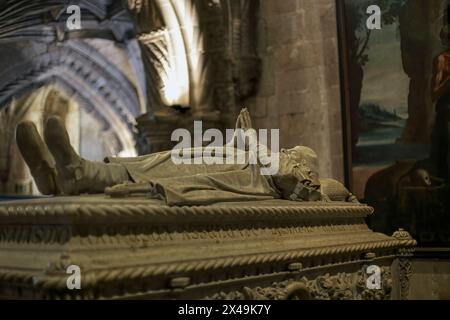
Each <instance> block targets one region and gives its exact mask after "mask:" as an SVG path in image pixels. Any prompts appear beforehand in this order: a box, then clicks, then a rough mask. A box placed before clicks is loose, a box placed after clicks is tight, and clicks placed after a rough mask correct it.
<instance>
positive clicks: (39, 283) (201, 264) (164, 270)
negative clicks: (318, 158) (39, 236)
mask: <svg viewBox="0 0 450 320" xmlns="http://www.w3.org/2000/svg"><path fill="white" fill-rule="evenodd" d="M415 245H416V241H415V240H404V241H398V240H392V241H380V242H374V243H366V244H357V245H350V246H345V247H326V248H320V249H313V250H308V251H300V252H292V251H291V252H280V253H273V254H263V255H249V256H240V257H231V258H220V259H215V260H202V261H185V262H179V263H176V264H161V265H149V266H137V267H136V266H135V267H127V268H121V269H114V270H101V271H87V272H86V273H85V274H84V275H83V281H82V283H83V288H92V287H94V286H96V285H98V284H99V283H108V282H114V281H124V280H131V279H145V278H148V277H153V276H170V275H175V274H177V275H178V274H186V273H193V272H202V271H207V270H208V271H212V270H216V269H222V268H233V267H241V266H249V265H255V264H265V263H276V262H282V261H292V260H296V259H301V258H311V257H315V256H330V255H338V254H346V253H358V252H367V251H371V250H377V249H393V248H404V247H412V246H415ZM0 281H8V282H20V283H29V284H33V286H35V287H37V288H40V289H44V290H57V291H61V290H66V289H67V284H66V281H67V275H59V274H58V275H48V276H43V277H42V278H38V277H35V276H32V275H30V274H25V273H23V272H22V273H18V272H16V271H0Z"/></svg>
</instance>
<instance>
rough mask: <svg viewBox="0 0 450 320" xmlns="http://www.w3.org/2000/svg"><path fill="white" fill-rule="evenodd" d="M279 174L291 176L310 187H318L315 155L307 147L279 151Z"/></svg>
mask: <svg viewBox="0 0 450 320" xmlns="http://www.w3.org/2000/svg"><path fill="white" fill-rule="evenodd" d="M280 174H293V175H294V176H296V177H297V178H298V180H299V181H301V182H303V183H305V184H307V185H309V186H311V187H317V188H319V187H320V182H319V173H318V161H317V155H316V154H315V152H314V151H313V150H311V149H309V148H307V147H295V148H293V149H283V150H281V155H280Z"/></svg>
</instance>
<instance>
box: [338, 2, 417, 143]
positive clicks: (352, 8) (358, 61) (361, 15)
mask: <svg viewBox="0 0 450 320" xmlns="http://www.w3.org/2000/svg"><path fill="white" fill-rule="evenodd" d="M407 1H408V0H378V1H361V0H347V1H345V2H344V3H345V19H346V35H347V50H348V51H347V52H348V73H349V74H348V75H349V91H350V117H351V124H352V130H351V132H352V137H351V139H352V147H353V150H355V148H354V146H355V145H356V143H357V142H358V137H359V132H360V128H359V123H360V121H359V120H360V119H359V112H358V108H359V105H360V103H361V92H362V85H363V80H364V69H363V68H364V66H365V65H366V64H367V63H368V61H369V55H368V49H369V42H370V38H371V34H372V32H376V31H374V30H370V29H368V28H367V27H366V21H367V19H368V18H369V14H367V8H368V7H369V6H370V5H374V4H375V5H378V6H379V7H380V9H381V11H382V14H381V22H382V26H386V25H390V24H392V23H394V22H395V21H396V20H397V19H398V16H399V12H400V9H401V8H402V6H403V5H404V4H405V3H406V2H407Z"/></svg>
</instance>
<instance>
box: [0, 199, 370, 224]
mask: <svg viewBox="0 0 450 320" xmlns="http://www.w3.org/2000/svg"><path fill="white" fill-rule="evenodd" d="M372 212H373V209H372V208H371V207H368V206H362V205H361V206H350V205H349V206H344V205H342V206H308V205H299V206H264V207H263V206H239V207H236V206H234V207H233V206H210V207H168V206H160V205H159V206H158V205H155V204H151V203H148V202H147V203H145V202H143V203H136V204H133V203H125V204H106V203H104V204H45V203H44V204H36V205H32V204H29V205H19V204H18V205H7V206H5V205H2V206H0V217H5V218H6V217H33V218H39V217H43V218H44V217H48V218H51V217H60V218H61V217H67V218H70V219H71V220H72V219H74V218H78V219H90V218H111V219H127V218H152V219H160V220H172V221H186V220H199V219H213V218H214V219H221V220H222V219H227V218H230V219H233V220H234V221H236V218H238V217H239V218H240V219H265V218H267V219H274V218H277V219H279V218H284V219H293V218H297V219H298V218H306V217H316V218H325V217H329V216H334V217H366V216H367V215H370V214H372ZM180 219H181V220H180ZM183 219H184V220H183ZM152 221H153V220H152Z"/></svg>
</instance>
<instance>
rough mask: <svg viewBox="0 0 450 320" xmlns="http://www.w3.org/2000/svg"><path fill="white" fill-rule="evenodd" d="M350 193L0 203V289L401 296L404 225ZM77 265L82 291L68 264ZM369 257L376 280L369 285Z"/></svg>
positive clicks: (114, 294) (49, 294) (56, 294)
mask: <svg viewBox="0 0 450 320" xmlns="http://www.w3.org/2000/svg"><path fill="white" fill-rule="evenodd" d="M372 212H373V209H372V208H371V207H369V206H366V205H361V204H353V203H343V202H341V203H319V202H310V203H306V202H305V203H299V202H291V201H284V200H268V201H258V202H245V203H223V204H215V205H210V206H202V207H168V206H166V205H164V204H162V202H160V201H159V200H149V199H146V198H144V197H131V198H127V199H110V198H108V197H106V196H103V195H93V196H80V197H56V198H43V199H33V200H21V201H14V202H4V203H1V204H0V298H8V299H11V298H32V299H111V298H146V299H154V298H170V299H173V298H175V299H179V298H188V299H296V298H297V299H400V298H406V297H407V295H408V292H407V291H408V281H409V273H408V256H409V255H410V254H411V253H412V250H413V248H414V246H415V244H416V242H415V241H414V240H413V239H412V238H411V237H410V236H409V234H408V233H407V232H405V231H402V230H401V231H399V232H396V233H395V234H394V236H392V237H389V236H386V235H383V234H380V233H374V232H373V231H371V230H370V229H369V228H368V227H367V225H366V223H365V221H364V219H365V218H366V217H367V216H368V215H370V214H372ZM71 265H76V266H79V267H80V270H81V290H69V289H68V286H67V280H68V277H69V276H70V275H69V274H67V268H68V267H69V266H71ZM369 265H376V266H378V267H379V270H381V288H380V289H378V290H376V289H369V288H368V287H367V286H366V282H367V279H368V277H369V276H370V274H368V273H367V272H366V268H367V266H369Z"/></svg>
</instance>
